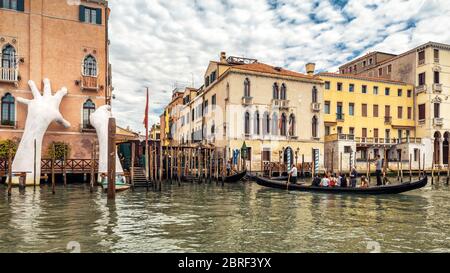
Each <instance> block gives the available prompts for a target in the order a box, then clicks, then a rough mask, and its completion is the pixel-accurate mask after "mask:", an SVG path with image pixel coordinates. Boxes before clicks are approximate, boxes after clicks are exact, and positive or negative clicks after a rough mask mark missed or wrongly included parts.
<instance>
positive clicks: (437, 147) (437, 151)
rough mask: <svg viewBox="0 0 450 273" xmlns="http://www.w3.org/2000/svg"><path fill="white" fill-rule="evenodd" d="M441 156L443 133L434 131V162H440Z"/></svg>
mask: <svg viewBox="0 0 450 273" xmlns="http://www.w3.org/2000/svg"><path fill="white" fill-rule="evenodd" d="M440 158H441V133H440V132H438V131H437V132H435V133H434V153H433V161H434V164H440Z"/></svg>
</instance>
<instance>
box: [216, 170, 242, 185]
mask: <svg viewBox="0 0 450 273" xmlns="http://www.w3.org/2000/svg"><path fill="white" fill-rule="evenodd" d="M246 174H247V171H243V172H240V173H237V174H233V175H230V176H225V178H224V179H223V182H224V183H236V182H239V181H240V180H241V179H242V178H244V177H245V175H246ZM219 180H220V181H222V178H219Z"/></svg>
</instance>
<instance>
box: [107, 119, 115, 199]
mask: <svg viewBox="0 0 450 273" xmlns="http://www.w3.org/2000/svg"><path fill="white" fill-rule="evenodd" d="M115 137H116V119H115V118H109V120H108V191H107V193H108V199H115V198H116V142H115Z"/></svg>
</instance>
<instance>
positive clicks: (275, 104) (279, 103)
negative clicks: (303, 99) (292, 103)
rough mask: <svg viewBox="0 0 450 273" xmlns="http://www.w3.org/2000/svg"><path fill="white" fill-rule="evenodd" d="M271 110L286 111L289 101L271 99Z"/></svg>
mask: <svg viewBox="0 0 450 273" xmlns="http://www.w3.org/2000/svg"><path fill="white" fill-rule="evenodd" d="M272 108H274V109H280V110H287V109H289V100H280V99H273V100H272Z"/></svg>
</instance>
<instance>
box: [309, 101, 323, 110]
mask: <svg viewBox="0 0 450 273" xmlns="http://www.w3.org/2000/svg"><path fill="white" fill-rule="evenodd" d="M321 108H322V107H321V104H320V103H318V102H313V103H311V111H313V112H320V110H321Z"/></svg>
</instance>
